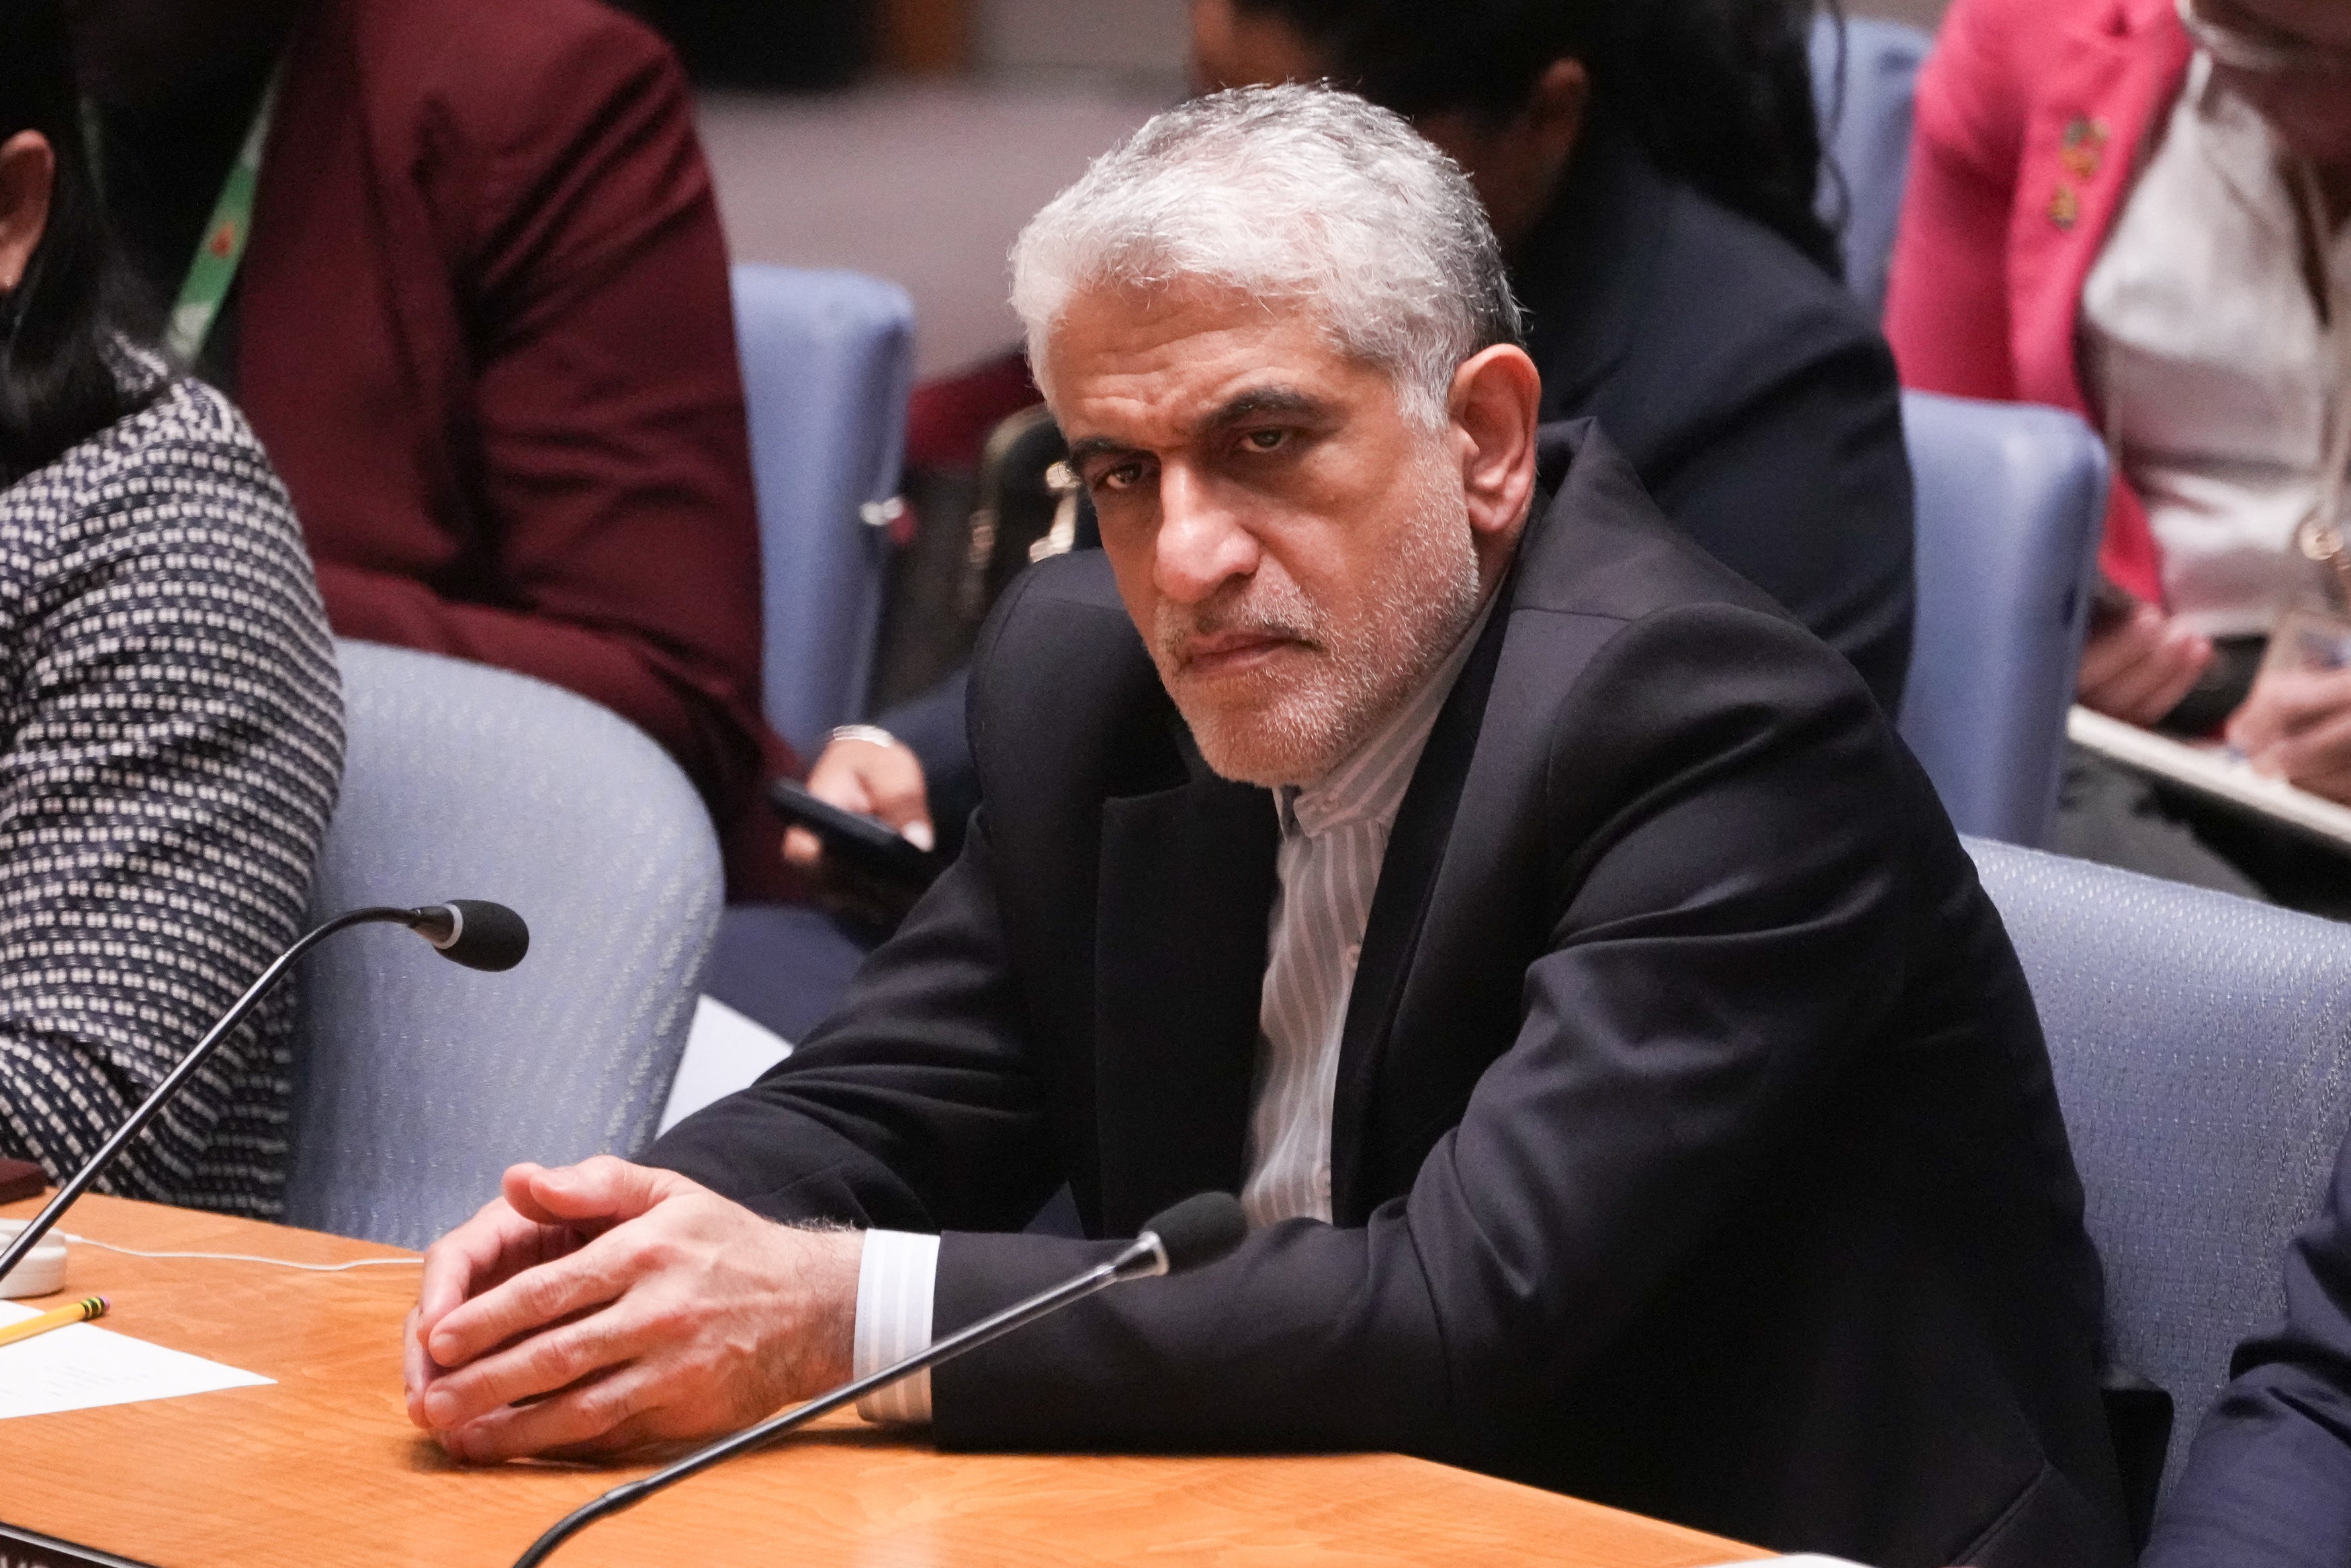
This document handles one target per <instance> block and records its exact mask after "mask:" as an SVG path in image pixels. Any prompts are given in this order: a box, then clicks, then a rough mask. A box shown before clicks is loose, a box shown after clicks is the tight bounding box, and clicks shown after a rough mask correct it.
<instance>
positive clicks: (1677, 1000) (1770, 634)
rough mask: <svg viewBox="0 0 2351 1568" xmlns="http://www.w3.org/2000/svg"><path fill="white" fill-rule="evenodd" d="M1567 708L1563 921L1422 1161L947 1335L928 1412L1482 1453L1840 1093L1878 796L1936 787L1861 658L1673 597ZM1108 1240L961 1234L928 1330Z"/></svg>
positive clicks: (1893, 885)
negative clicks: (1146, 1271)
mask: <svg viewBox="0 0 2351 1568" xmlns="http://www.w3.org/2000/svg"><path fill="white" fill-rule="evenodd" d="M1522 613H1541V612H1522ZM1635 692H1637V693H1638V694H1639V699H1638V701H1628V700H1627V694H1628V693H1635ZM1550 733H1551V734H1552V736H1554V737H1555V739H1554V741H1553V742H1552V755H1551V757H1550V759H1549V762H1548V764H1547V771H1546V774H1545V779H1546V784H1545V793H1544V794H1543V796H1542V799H1543V801H1544V805H1543V806H1542V812H1543V815H1544V817H1545V822H1544V825H1543V828H1542V831H1543V833H1544V836H1545V837H1546V838H1547V840H1548V842H1549V844H1550V846H1551V847H1550V860H1551V864H1552V875H1553V877H1554V884H1555V885H1554V889H1553V894H1552V897H1553V899H1554V902H1553V903H1552V921H1553V924H1552V935H1551V939H1550V945H1549V950H1548V951H1547V952H1545V953H1544V955H1543V956H1542V957H1541V958H1540V959H1539V960H1538V961H1535V962H1534V963H1533V964H1532V965H1531V968H1530V969H1529V970H1528V971H1527V973H1526V975H1525V980H1524V987H1523V992H1522V997H1521V1012H1520V1017H1521V1025H1520V1032H1519V1033H1518V1035H1517V1037H1516V1039H1515V1041H1514V1043H1513V1044H1511V1045H1510V1048H1509V1049H1508V1050H1506V1051H1505V1052H1504V1053H1503V1054H1502V1055H1501V1056H1499V1058H1498V1059H1497V1060H1496V1061H1495V1063H1494V1064H1492V1065H1491V1066H1490V1067H1489V1069H1488V1070H1487V1072H1486V1073H1485V1074H1484V1075H1483V1076H1482V1078H1481V1079H1480V1080H1479V1084H1478V1085H1477V1088H1476V1090H1475V1092H1474V1094H1473V1095H1472V1096H1471V1098H1470V1101H1469V1104H1468V1109H1467V1111H1466V1113H1465V1114H1464V1115H1463V1116H1462V1119H1461V1120H1460V1122H1459V1123H1458V1125H1457V1126H1456V1127H1454V1128H1453V1129H1452V1130H1451V1131H1449V1132H1448V1133H1447V1134H1446V1135H1445V1136H1444V1137H1442V1138H1441V1139H1440V1140H1439V1141H1438V1142H1437V1146H1436V1147H1435V1148H1434V1150H1433V1151H1432V1153H1431V1154H1430V1155H1429V1157H1428V1158H1427V1159H1426V1162H1425V1164H1424V1165H1423V1166H1422V1168H1421V1169H1420V1170H1419V1171H1418V1173H1417V1175H1416V1179H1415V1180H1414V1182H1413V1185H1412V1188H1411V1189H1410V1191H1409V1193H1408V1194H1406V1195H1405V1196H1404V1197H1401V1198H1399V1199H1395V1200H1394V1201H1391V1202H1389V1203H1387V1204H1385V1205H1384V1206H1383V1207H1382V1208H1380V1209H1379V1210H1376V1211H1375V1212H1374V1214H1373V1216H1372V1217H1371V1219H1370V1221H1369V1223H1367V1224H1366V1225H1364V1226H1363V1227H1361V1228H1340V1227H1335V1226H1332V1225H1328V1224H1322V1223H1318V1222H1313V1221H1306V1220H1294V1221H1290V1222H1286V1223H1282V1224H1279V1225H1275V1226H1271V1227H1269V1228H1267V1229H1264V1230H1262V1231H1257V1232H1255V1233H1253V1234H1252V1235H1251V1236H1250V1237H1249V1239H1248V1241H1246V1242H1244V1243H1243V1245H1242V1246H1241V1248H1240V1249H1239V1251H1237V1252H1236V1253H1235V1254H1234V1255H1233V1256H1231V1257H1229V1258H1228V1259H1227V1260H1225V1261H1224V1262H1221V1263H1218V1264H1217V1265H1216V1266H1214V1267H1212V1268H1209V1269H1206V1270H1203V1271H1201V1272H1198V1273H1196V1274H1193V1275H1190V1276H1186V1277H1184V1278H1179V1279H1174V1280H1165V1281H1150V1282H1143V1283H1139V1284H1134V1285H1130V1286H1126V1287H1123V1288H1122V1290H1120V1291H1118V1292H1113V1293H1108V1294H1106V1295H1103V1296H1101V1297H1098V1298H1095V1299H1094V1300H1093V1301H1091V1302H1088V1303H1083V1304H1081V1305H1080V1306H1078V1307H1075V1308H1072V1309H1071V1310H1070V1311H1068V1312H1065V1313H1062V1314H1060V1315H1058V1316H1056V1317H1054V1318H1053V1319H1051V1320H1050V1321H1047V1322H1045V1323H1042V1324H1037V1325H1035V1326H1033V1327H1031V1328H1029V1330H1026V1331H1024V1333H1023V1334H1019V1335H1015V1336H1012V1337H1009V1338H1008V1339H1006V1340H1004V1341H1002V1342H1000V1343H999V1344H998V1345H993V1346H989V1347H987V1348H986V1349H983V1350H981V1351H977V1352H975V1353H973V1354H972V1355H967V1356H965V1357H964V1358H962V1359H961V1360H959V1361H956V1362H954V1363H952V1364H950V1365H948V1366H944V1367H941V1368H939V1369H938V1370H937V1371H936V1372H935V1373H934V1374H933V1377H934V1384H933V1390H934V1424H935V1431H936V1433H937V1434H938V1436H939V1438H940V1440H941V1441H942V1442H944V1443H946V1444H948V1445H951V1446H962V1447H987V1448H998V1447H1001V1448H1030V1447H1034V1448H1040V1449H1050V1448H1062V1447H1086V1446H1095V1445H1101V1446H1109V1447H1139V1448H1195V1449H1236V1448H1238V1449H1247V1448H1255V1447H1285V1448H1299V1447H1303V1448H1337V1449H1403V1450H1405V1451H1410V1452H1415V1453H1420V1454H1426V1455H1429V1456H1432V1457H1437V1458H1449V1459H1457V1460H1462V1461H1474V1460H1475V1459H1476V1458H1477V1457H1478V1456H1479V1455H1480V1454H1485V1453H1490V1452H1493V1451H1495V1449H1497V1448H1498V1447H1499V1445H1500V1443H1501V1441H1502V1439H1503V1438H1504V1437H1505V1436H1506V1435H1507V1434H1509V1433H1510V1432H1512V1431H1514V1430H1523V1429H1524V1425H1525V1422H1526V1420H1527V1418H1528V1417H1529V1416H1530V1415H1531V1413H1532V1412H1535V1411H1539V1410H1542V1409H1546V1408H1555V1407H1556V1402H1557V1400H1558V1399H1559V1397H1561V1394H1562V1389H1563V1387H1564V1386H1566V1384H1567V1383H1568V1381H1569V1380H1570V1379H1572V1378H1573V1377H1575V1376H1577V1375H1579V1373H1581V1372H1583V1371H1585V1370H1588V1369H1589V1367H1590V1366H1591V1365H1592V1363H1593V1358H1594V1357H1595V1356H1596V1355H1598V1354H1599V1353H1600V1352H1601V1350H1602V1349H1603V1347H1604V1346H1606V1345H1609V1344H1610V1343H1611V1342H1612V1340H1613V1339H1614V1336H1616V1335H1617V1334H1620V1333H1621V1332H1622V1331H1623V1330H1624V1328H1625V1325H1626V1324H1627V1323H1628V1321H1630V1320H1631V1319H1632V1317H1633V1316H1634V1315H1635V1314H1637V1313H1638V1312H1639V1311H1640V1310H1641V1308H1642V1304H1643V1303H1644V1302H1645V1301H1646V1300H1647V1299H1649V1298H1650V1297H1651V1296H1652V1294H1653V1293H1655V1291H1656V1289H1657V1288H1658V1287H1659V1286H1660V1284H1661V1282H1663V1281H1664V1280H1665V1279H1666V1278H1667V1276H1668V1274H1669V1272H1671V1271H1674V1270H1676V1269H1677V1268H1680V1267H1683V1266H1685V1265H1686V1264H1687V1262H1689V1261H1690V1259H1691V1258H1692V1257H1693V1256H1694V1255H1695V1252H1696V1250H1697V1249H1698V1247H1699V1246H1700V1245H1702V1243H1703V1241H1704V1239H1705V1238H1706V1237H1707V1236H1708V1234H1709V1233H1710V1231H1711V1230H1712V1229H1713V1227H1715V1226H1716V1225H1717V1224H1718V1223H1719V1220H1720V1219H1721V1218H1722V1216H1723V1215H1724V1214H1725V1213H1726V1211H1727V1210H1728V1209H1729V1205H1730V1204H1731V1203H1732V1202H1733V1201H1735V1200H1736V1199H1737V1197H1738V1195H1739V1194H1740V1191H1741V1189H1742V1188H1745V1187H1747V1186H1749V1185H1750V1184H1751V1182H1752V1181H1753V1180H1754V1179H1755V1178H1756V1176H1757V1175H1758V1173H1759V1172H1760V1171H1761V1169H1762V1168H1764V1166H1765V1164H1766V1163H1767V1162H1768V1161H1770V1160H1771V1159H1773V1158H1779V1157H1782V1156H1784V1155H1785V1153H1786V1152H1787V1150H1788V1149H1789V1148H1790V1147H1791V1146H1792V1140H1794V1139H1796V1138H1799V1137H1802V1133H1803V1129H1804V1128H1805V1127H1807V1126H1808V1125H1810V1124H1811V1123H1812V1122H1813V1120H1814V1119H1815V1118H1817V1116H1819V1115H1821V1114H1822V1112H1823V1106H1824V1105H1825V1103H1826V1102H1827V1098H1828V1096H1830V1095H1831V1094H1832V1093H1834V1085H1835V1082H1836V1080H1837V1079H1838V1078H1839V1077H1840V1076H1841V1075H1842V1069H1843V1068H1844V1064H1845V1063H1846V1062H1847V1061H1848V1060H1849V1059H1851V1058H1852V1057H1853V1056H1854V1055H1855V1054H1856V1052H1857V1050H1858V1048H1859V1047H1860V1046H1861V1045H1862V1044H1863V1043H1864V1042H1865V1041H1866V1040H1867V1039H1868V1038H1869V1037H1870V1035H1871V1033H1872V1032H1873V1031H1874V1030H1876V1029H1877V1028H1879V1027H1880V1026H1881V1025H1882V1024H1883V1023H1884V1021H1885V1020H1886V1016H1887V1012H1888V1009H1889V1007H1890V1006H1891V1005H1892V1003H1893V998H1894V997H1895V995H1896V992H1897V990H1898V988H1899V987H1900V986H1901V984H1902V978H1901V969H1902V963H1903V956H1904V950H1905V948H1904V944H1905V941H1906V940H1907V938H1906V932H1905V928H1906V925H1907V922H1908V921H1909V919H1910V916H1909V914H1908V912H1907V899H1908V898H1909V894H1908V891H1907V873H1906V871H1905V870H1904V869H1903V867H1904V861H1903V857H1902V855H1901V852H1900V850H1899V847H1898V843H1899V840H1900V837H1901V836H1902V835H1903V833H1904V832H1905V824H1906V822H1909V821H1914V820H1915V813H1912V812H1905V811H1901V810H1889V809H1888V805H1887V802H1888V798H1889V796H1907V797H1909V798H1911V799H1914V800H1915V799H1916V798H1917V792H1918V791H1919V790H1923V789H1924V788H1925V786H1924V784H1923V783H1922V782H1919V781H1917V779H1916V777H1915V772H1914V770H1912V769H1911V768H1910V765H1909V764H1907V762H1906V761H1905V760H1904V759H1903V758H1902V756H1901V755H1900V754H1899V751H1898V748H1897V747H1896V744H1895V743H1894V742H1893V740H1892V738H1891V734H1890V732H1888V731H1887V730H1886V727H1885V725H1884V723H1883V721H1882V720H1880V719H1879V718H1878V717H1877V716H1876V713H1875V711H1874V709H1873V704H1872V703H1871V701H1870V700H1869V698H1868V697H1867V695H1866V694H1865V691H1863V689H1862V687H1861V685H1860V683H1859V682H1858V681H1856V680H1854V679H1853V678H1852V676H1851V674H1850V672H1849V671H1846V670H1844V669H1843V668H1842V666H1841V665H1839V664H1837V663H1835V662H1834V661H1832V660H1829V659H1824V658H1823V657H1822V655H1821V653H1820V651H1819V649H1818V648H1817V647H1816V646H1815V645H1814V644H1813V643H1812V642H1811V640H1810V639H1808V638H1806V637H1805V636H1804V635H1803V634H1802V632H1800V631H1798V630H1796V629H1794V628H1790V627H1788V626H1787V625H1785V624H1784V623H1782V622H1781V621H1779V620H1777V619H1776V618H1766V617H1764V616H1762V615H1760V614H1757V613H1754V612H1751V611H1746V610H1736V609H1728V608H1723V607H1704V608H1699V609H1686V610H1674V611H1667V612H1662V613H1660V614H1658V615H1656V616H1655V617H1652V618H1649V619H1647V620H1645V621H1643V622H1640V623H1637V624H1635V626H1633V627H1630V628H1626V629H1625V630H1623V631H1621V632H1619V633H1618V634H1616V635H1615V636H1614V638H1613V639H1611V640H1610V642H1609V643H1608V645H1607V646H1606V647H1605V648H1604V649H1603V651H1602V652H1601V653H1600V654H1599V655H1598V656H1597V657H1596V658H1595V659H1593V662H1592V663H1591V664H1590V665H1589V666H1587V667H1586V670H1585V672H1584V674H1583V677H1582V678H1581V679H1580V680H1578V681H1577V682H1576V684H1575V685H1574V686H1573V688H1572V689H1571V690H1570V691H1568V692H1567V693H1566V694H1565V695H1564V697H1563V699H1562V703H1561V706H1560V708H1559V709H1558V711H1557V712H1556V715H1555V717H1554V719H1553V721H1552V728H1551V730H1550ZM1733 846H1735V847H1733ZM1107 1250H1108V1249H1107V1247H1106V1246H1105V1245H1104V1244H1103V1243H1099V1242H1078V1241H1061V1240H1056V1239H1051V1238H1045V1237H1035V1236H989V1235H975V1234H962V1233H951V1234H948V1235H947V1236H946V1237H945V1239H944V1241H943V1243H942V1248H941V1251H940V1258H939V1272H938V1285H937V1294H936V1304H935V1320H934V1321H935V1330H936V1332H939V1333H942V1334H944V1333H946V1332H949V1331H952V1330H953V1329H956V1328H957V1327H960V1326H962V1325H964V1324H968V1323H970V1322H972V1321H973V1320H974V1319H976V1318H977V1317H978V1316H980V1315H982V1314H985V1313H987V1312H990V1311H993V1310H995V1309H997V1308H998V1307H1001V1306H1002V1305H1004V1304H1005V1303H1008V1302H1010V1301H1013V1300H1015V1299H1017V1298H1019V1296H1021V1295H1023V1294H1025V1293H1028V1292H1030V1291H1032V1290H1035V1289H1038V1288H1040V1287H1041V1286H1043V1285H1045V1284H1047V1283H1049V1282H1052V1281H1054V1280H1056V1279H1058V1278H1060V1277H1061V1276H1062V1275H1064V1274H1065V1273H1067V1272H1071V1271H1072V1270H1074V1269H1076V1268H1077V1267H1079V1266H1081V1265H1082V1264H1084V1263H1086V1262H1090V1261H1092V1260H1096V1259H1099V1258H1100V1257H1102V1255H1103V1254H1104V1252H1105V1251H1107Z"/></svg>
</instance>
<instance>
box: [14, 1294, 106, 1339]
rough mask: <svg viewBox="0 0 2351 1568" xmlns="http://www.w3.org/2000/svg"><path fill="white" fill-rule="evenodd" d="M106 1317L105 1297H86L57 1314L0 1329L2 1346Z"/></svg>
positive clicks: (28, 1319) (32, 1318)
mask: <svg viewBox="0 0 2351 1568" xmlns="http://www.w3.org/2000/svg"><path fill="white" fill-rule="evenodd" d="M105 1315H106V1298H105V1297H104V1296H84V1297H82V1298H81V1300H79V1301H78V1302H76V1303H74V1304H73V1305H71V1306H61V1307H59V1308H57V1311H55V1312H45V1313H43V1314H41V1315H40V1316H38V1317H28V1318H26V1320H25V1321H24V1322H22V1323H12V1324H7V1325H6V1326H5V1327H0V1345H14V1344H16V1342H17V1341H18V1340H20V1339H30V1338H32V1337H33V1335H35V1334H47V1333H48V1332H49V1330H51V1329H53V1328H63V1327H65V1326H66V1324H69V1323H88V1322H89V1320H90V1319H92V1318H94V1317H104V1316H105Z"/></svg>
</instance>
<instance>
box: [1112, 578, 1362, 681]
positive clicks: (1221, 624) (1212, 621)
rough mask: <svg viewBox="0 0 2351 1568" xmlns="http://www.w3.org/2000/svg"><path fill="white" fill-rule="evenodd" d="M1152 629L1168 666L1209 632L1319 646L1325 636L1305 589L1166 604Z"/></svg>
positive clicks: (1180, 663) (1182, 660)
mask: <svg viewBox="0 0 2351 1568" xmlns="http://www.w3.org/2000/svg"><path fill="white" fill-rule="evenodd" d="M1267 600H1270V601H1272V602H1265V601H1267ZM1153 629H1154V631H1155V633H1156V636H1155V638H1154V639H1153V640H1154V641H1155V643H1156V645H1157V652H1158V654H1159V661H1160V663H1161V665H1162V667H1163V668H1165V669H1169V670H1180V669H1182V668H1183V667H1184V666H1185V665H1186V664H1187V663H1189V662H1190V660H1191V656H1192V649H1193V647H1194V645H1195V644H1196V643H1199V642H1202V641H1205V640H1207V639H1209V638H1215V637H1232V636H1240V637H1263V638H1271V639H1280V640H1281V641H1286V642H1298V643H1303V644H1305V645H1306V646H1308V647H1310V648H1317V649H1319V648H1321V647H1322V642H1323V638H1322V632H1323V627H1322V617H1321V616H1320V615H1317V614H1316V613H1315V611H1314V607H1313V606H1312V605H1311V604H1310V603H1308V602H1307V600H1306V598H1305V596H1303V595H1298V596H1296V597H1291V596H1288V595H1281V594H1273V595H1259V596H1256V597H1255V599H1254V600H1243V599H1239V598H1236V599H1233V600H1231V601H1229V602H1227V603H1223V604H1215V603H1211V604H1208V605H1203V606H1198V607H1191V608H1186V607H1182V606H1177V605H1169V604H1162V605H1161V606H1160V607H1159V617H1158V625H1157V626H1156V627H1155V628H1153Z"/></svg>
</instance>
